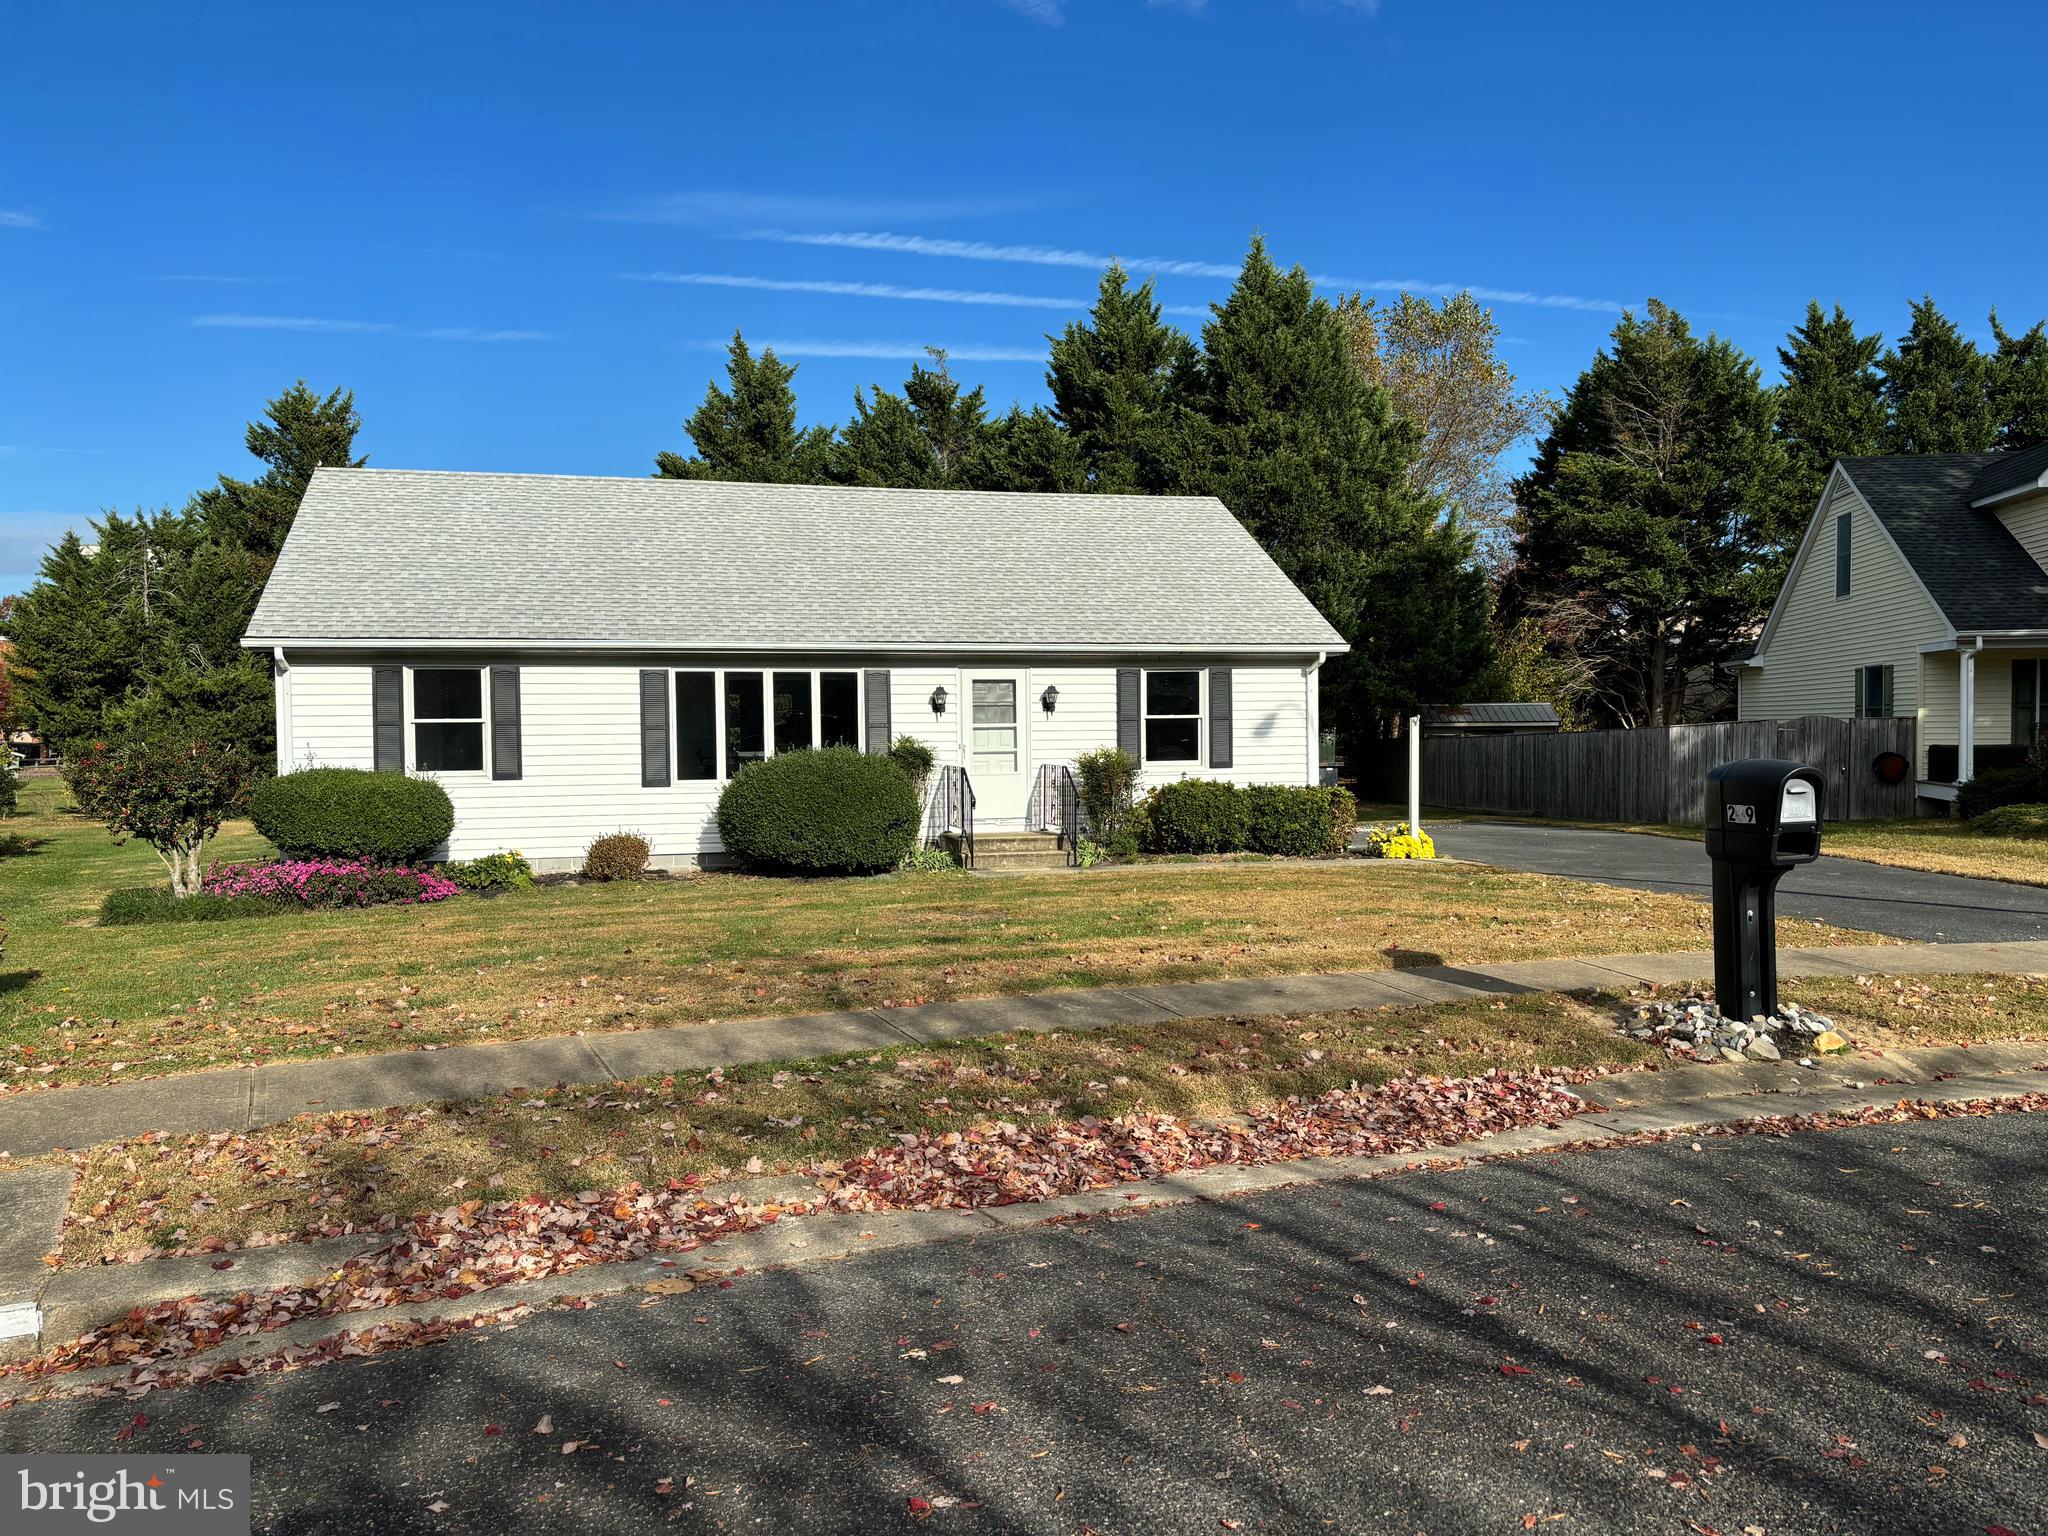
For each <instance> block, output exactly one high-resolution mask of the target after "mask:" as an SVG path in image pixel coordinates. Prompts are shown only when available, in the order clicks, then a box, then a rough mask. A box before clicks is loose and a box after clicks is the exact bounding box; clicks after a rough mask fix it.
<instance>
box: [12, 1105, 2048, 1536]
mask: <svg viewBox="0 0 2048 1536" xmlns="http://www.w3.org/2000/svg"><path fill="white" fill-rule="evenodd" d="M2042 1129H2043V1127H2042V1124H2041V1121H2040V1119H2039V1118H2038V1117H2030V1116H2025V1115H2008V1116H2002V1117H1997V1118H1992V1119H1983V1120H1941V1121H1933V1122H1924V1123H1917V1124H1913V1125H1910V1126H1885V1127H1878V1128H1873V1129H1859V1130H1853V1131H1838V1132H1831V1133H1827V1134H1814V1135H1804V1136H1798V1137H1791V1138H1765V1137H1741V1138H1732V1139H1720V1140H1717V1139H1703V1140H1702V1141H1700V1142H1699V1143H1698V1144H1697V1146H1695V1144H1693V1143H1691V1142H1689V1141H1680V1142H1675V1143H1669V1144H1665V1145H1660V1146H1651V1147H1642V1148H1628V1149H1618V1150H1612V1151H1606V1152H1592V1153H1581V1154H1574V1155H1565V1156H1554V1157H1543V1158H1540V1159H1531V1160H1527V1161H1523V1162H1513V1163H1500V1164H1494V1165H1481V1166H1475V1167H1470V1168H1466V1169H1461V1170H1452V1171H1445V1172H1441V1173H1430V1174H1412V1175H1404V1176H1400V1177H1396V1178H1391V1179H1384V1180H1380V1181H1376V1182H1370V1183H1350V1184H1331V1185H1305V1186H1297V1187H1295V1188H1292V1189H1288V1190H1283V1191H1279V1192H1277V1193H1272V1194H1265V1195H1259V1196H1253V1197H1247V1198H1244V1199H1241V1200H1236V1201H1231V1202H1225V1203H1218V1204H1211V1205H1200V1206H1189V1207H1181V1208H1175V1209H1168V1210H1161V1211H1159V1212H1156V1213H1141V1214H1133V1215H1130V1216H1126V1217H1122V1218H1119V1219H1116V1220H1095V1221H1091V1222H1088V1223H1085V1224H1081V1225H1077V1226H1070V1227H1059V1228H1046V1227H1024V1228H1021V1229H1019V1230H1017V1231H1016V1232H1014V1233H1006V1234H1002V1235H998V1236H993V1237H990V1238H985V1239H981V1240H978V1241H976V1242H972V1243H953V1244H940V1245H933V1246H929V1247H925V1248H920V1249H908V1250H901V1251H895V1252H888V1253H878V1254H875V1255H873V1256H872V1257H867V1258H861V1259H856V1260H852V1261H848V1262H845V1263H840V1264H830V1265H819V1266H816V1267H814V1268H810V1269H798V1270H793V1271H787V1272H776V1273H765V1274H758V1275H746V1276H742V1277H740V1278H739V1279H737V1280H736V1281H734V1282H733V1283H732V1285H731V1286H730V1288H729V1289H706V1290H699V1291H698V1292H696V1293H695V1294H691V1295H677V1296H665V1297H655V1296H652V1295H643V1294H632V1295H627V1296H623V1297H616V1298H611V1299H605V1300H600V1301H598V1302H596V1303H594V1304H593V1305H592V1306H591V1307H590V1308H589V1309H588V1310H586V1311H552V1312H548V1313H545V1314H540V1315H536V1316H534V1317H532V1318H530V1319H529V1320H527V1321H525V1322H524V1323H522V1324H520V1325H519V1326H518V1327H516V1328H514V1329H512V1330H509V1331H505V1332H500V1333H494V1334H489V1335H474V1336H467V1337H464V1338H461V1339H458V1340H457V1341H454V1342H451V1343H448V1344H445V1345H441V1346H437V1347H431V1348H425V1349H416V1350H410V1351H404V1352H400V1353H395V1354H392V1355H388V1356H384V1357H380V1358H378V1359H376V1360H374V1361H371V1362H368V1363H362V1364H339V1365H329V1366H324V1367H319V1368H315V1369H310V1370H303V1371H298V1372H292V1373H286V1374H282V1375H276V1376H271V1377H267V1378H260V1379H255V1380H250V1381H245V1382H240V1383H226V1384H222V1385H219V1386H215V1387H209V1388H204V1389H180V1390H167V1391H161V1392H157V1393H152V1394H150V1395H149V1396H147V1397H144V1398H142V1399H140V1400H138V1401H135V1402H127V1401H119V1400H116V1401H86V1402H71V1403H49V1404H30V1405H26V1406H23V1407H19V1408H16V1409H14V1410H13V1411H11V1412H9V1413H7V1414H6V1415H4V1416H0V1445H4V1447H5V1448H6V1449H8V1450H10V1451H20V1450H38V1451H58V1450H62V1451H72V1452H87V1451H106V1450H114V1449H117V1448H120V1449H129V1450H136V1451H144V1450H161V1451H170V1450H174V1449H183V1448H186V1447H188V1446H200V1445H203V1447H204V1448H206V1449H209V1450H215V1451H228V1450H234V1451H247V1452H249V1453H250V1454H251V1455H252V1456H253V1458H254V1473H255V1484H256V1494H255V1513H256V1526H257V1528H258V1529H261V1530H267V1531H291V1532H301V1531H322V1532H326V1531H332V1532H361V1531H369V1530H375V1531H446V1532H493V1533H495V1532H501V1531H506V1530H520V1531H554V1530H560V1531H571V1530H574V1531H656V1530H705V1531H728V1530H763V1531H778V1532H780V1531H824V1532H839V1531H849V1532H850V1531H885V1530H911V1529H915V1528H918V1527H919V1526H920V1525H923V1526H926V1527H928V1528H929V1529H931V1530H933V1531H972V1532H1039V1531H1045V1532H1086V1531H1094V1532H1102V1533H1109V1532H1148V1533H1156V1532H1163V1531H1164V1532H1172V1531H1189V1532H1214V1531H1218V1530H1247V1531H1260V1530H1287V1531H1295V1530H1300V1531H1323V1530H1340V1531H1361V1532H1396V1533H1399V1532H1411V1531H1427V1532H1446V1533H1448V1532H1468V1531H1520V1530H1526V1529H1534V1530H1556V1531H1559V1532H1573V1533H1583V1532H1631V1533H1637V1532H1665V1531H1668V1532H1673V1533H1683V1532H1692V1533H1697V1532H1720V1533H1723V1536H1734V1533H1737V1532H1743V1531H1746V1530H1751V1529H1761V1530H1762V1531H1764V1532H1766V1533H1769V1536H1782V1533H1792V1532H1834V1531H1841V1532H1858V1533H1862V1532H1875V1531H1883V1532H1889V1533H1905V1532H1936V1531H1939V1532H1972V1533H1976V1532H1981V1531H1984V1530H1986V1529H1987V1528H1996V1527H2000V1526H2002V1527H2005V1528H2006V1529H2007V1530H2010V1531H2012V1532H2016V1533H2019V1536H2039V1533H2041V1532H2042V1531H2043V1530H2044V1529H2048V1448H2044V1445H2043V1444H2042V1443H2041V1442H2040V1440H2039V1439H2038V1437H2039V1436H2040V1435H2042V1434H2048V1408H2044V1407H2043V1406H2042V1405H2043V1403H2044V1401H2048V1399H2044V1398H2043V1397H2042V1395H2041V1394H2042V1393H2043V1392H2044V1390H2048V1359H2044V1354H2048V1350H2044V1340H2043V1324H2044V1316H2043V1312H2044V1305H2048V1297H2044V1292H2043V1287H2042V1285H2041V1273H2042V1259H2043V1246H2044V1236H2043V1234H2044V1231H2048V1223H2044V1218H2048V1210H2044V1204H2048V1141H2044V1138H2043V1136H2042ZM138 1412H139V1413H140V1414H141V1415H143V1416H145V1417H146V1419H147V1423H146V1424H140V1425H139V1426H138V1422H137V1415H138ZM129 1428H134V1429H135V1434H134V1436H133V1438H132V1439H131V1440H129V1441H128V1442H126V1443H125V1444H124V1445H121V1446H117V1444H116V1440H115V1437H116V1436H117V1435H118V1434H119V1433H120V1432H121V1431H123V1430H124V1429H129ZM664 1480H666V1481H664Z"/></svg>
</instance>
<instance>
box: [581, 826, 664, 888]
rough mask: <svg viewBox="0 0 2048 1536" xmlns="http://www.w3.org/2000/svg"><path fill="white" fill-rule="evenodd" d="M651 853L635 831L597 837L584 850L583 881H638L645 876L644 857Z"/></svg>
mask: <svg viewBox="0 0 2048 1536" xmlns="http://www.w3.org/2000/svg"><path fill="white" fill-rule="evenodd" d="M652 851H653V850H652V849H650V848H649V847H648V846H647V839H646V838H644V837H642V836H641V835H640V834H639V833H637V832H613V833H610V834H608V835H606V836H604V837H600V838H599V839H598V840H597V841H596V842H594V843H592V844H591V845H590V846H589V847H588V848H586V849H584V851H583V878H584V879H586V880H638V879H639V878H640V877H641V876H642V875H644V874H646V873H647V856H648V854H649V853H651V852H652Z"/></svg>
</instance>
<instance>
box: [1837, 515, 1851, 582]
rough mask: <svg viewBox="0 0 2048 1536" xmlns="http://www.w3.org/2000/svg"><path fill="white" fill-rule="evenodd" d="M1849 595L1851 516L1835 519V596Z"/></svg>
mask: <svg viewBox="0 0 2048 1536" xmlns="http://www.w3.org/2000/svg"><path fill="white" fill-rule="evenodd" d="M1848 595H1849V514H1848V513H1846V512H1844V513H1843V514H1842V515H1841V516H1839V517H1837V518H1836V519H1835V596H1837V597H1847V596H1848Z"/></svg>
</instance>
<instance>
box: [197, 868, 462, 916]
mask: <svg viewBox="0 0 2048 1536" xmlns="http://www.w3.org/2000/svg"><path fill="white" fill-rule="evenodd" d="M203 888H204V889H205V890H206V891H207V892H208V893H209V894H211V895H216V896H260V897H263V898H265V899H267V900H270V901H274V902H277V903H278V904H279V905H280V906H287V907H292V906H297V907H377V906H387V905H393V904H400V905H413V904H417V903H420V902H427V901H446V900H447V899H448V898H449V897H450V896H453V895H455V894H456V893H457V892H458V891H459V890H460V889H461V888H460V887H459V886H457V885H456V884H455V882H454V881H452V880H448V879H445V878H443V877H442V876H441V875H439V874H436V873H435V872H434V871H433V870H431V869H408V868H406V867H405V866H403V865H393V864H370V863H366V862H364V861H363V860H360V859H277V860H273V861H272V862H270V863H267V864H216V865H214V866H213V867H212V868H211V869H209V870H207V872H206V882H205V885H204V887H203Z"/></svg>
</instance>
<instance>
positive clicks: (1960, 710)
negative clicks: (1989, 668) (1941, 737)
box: [1956, 635, 1984, 784]
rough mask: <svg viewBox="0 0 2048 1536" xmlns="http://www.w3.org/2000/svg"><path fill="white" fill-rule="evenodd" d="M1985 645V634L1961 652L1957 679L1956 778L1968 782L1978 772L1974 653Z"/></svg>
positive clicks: (1961, 781)
mask: <svg viewBox="0 0 2048 1536" xmlns="http://www.w3.org/2000/svg"><path fill="white" fill-rule="evenodd" d="M1983 649H1984V637H1983V636H1982V635H1979V636H1978V637H1977V643H1976V644H1975V645H1973V646H1971V647H1970V648H1969V649H1968V650H1965V651H1962V652H1961V657H1962V659H1961V661H1960V662H1959V663H1958V676H1957V679H1956V714H1957V721H1956V782H1957V783H1958V784H1967V783H1969V782H1970V780H1972V779H1974V778H1975V777H1976V776H1977V654H1978V652H1980V651H1982V650H1983Z"/></svg>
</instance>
